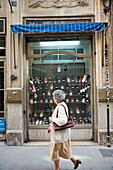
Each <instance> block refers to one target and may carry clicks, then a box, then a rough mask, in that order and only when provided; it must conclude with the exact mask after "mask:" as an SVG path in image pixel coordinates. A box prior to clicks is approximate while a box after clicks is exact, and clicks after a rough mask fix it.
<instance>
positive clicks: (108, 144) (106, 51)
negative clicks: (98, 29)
mask: <svg viewBox="0 0 113 170" xmlns="http://www.w3.org/2000/svg"><path fill="white" fill-rule="evenodd" d="M112 2H113V0H109V5H108V6H105V0H103V6H104V7H105V8H104V13H105V14H106V13H107V12H110V13H109V15H110V18H109V25H108V26H107V28H106V30H105V63H106V92H107V144H106V146H108V147H111V144H110V129H109V127H110V125H109V124H110V123H109V75H108V46H107V40H106V37H107V31H108V29H109V27H110V25H111V4H112Z"/></svg>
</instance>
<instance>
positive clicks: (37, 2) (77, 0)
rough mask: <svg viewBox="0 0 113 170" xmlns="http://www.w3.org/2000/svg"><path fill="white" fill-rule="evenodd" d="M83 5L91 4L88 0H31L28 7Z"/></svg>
mask: <svg viewBox="0 0 113 170" xmlns="http://www.w3.org/2000/svg"><path fill="white" fill-rule="evenodd" d="M77 6H82V7H86V6H89V3H88V0H71V1H70V0H30V1H29V4H28V7H29V8H36V7H42V8H51V7H55V8H61V7H68V8H69V7H77Z"/></svg>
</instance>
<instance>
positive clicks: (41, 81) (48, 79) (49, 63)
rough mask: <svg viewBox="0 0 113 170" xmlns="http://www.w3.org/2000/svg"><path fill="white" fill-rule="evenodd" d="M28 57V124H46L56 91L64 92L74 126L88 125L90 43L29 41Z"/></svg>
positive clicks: (89, 108)
mask: <svg viewBox="0 0 113 170" xmlns="http://www.w3.org/2000/svg"><path fill="white" fill-rule="evenodd" d="M28 56H29V59H28V69H29V87H28V88H29V111H28V112H29V124H30V125H48V124H49V120H48V118H49V116H51V114H52V112H53V110H54V108H55V104H54V101H53V98H52V93H53V91H54V90H56V89H62V90H64V91H65V93H66V101H65V102H66V103H67V105H68V108H69V114H70V115H71V116H72V117H73V119H74V121H75V123H76V125H86V124H91V123H92V121H91V119H92V118H91V112H92V111H91V41H90V40H80V41H79V40H74V41H72V40H67V41H40V42H30V43H28ZM76 125H75V126H76Z"/></svg>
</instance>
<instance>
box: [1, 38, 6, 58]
mask: <svg viewBox="0 0 113 170" xmlns="http://www.w3.org/2000/svg"><path fill="white" fill-rule="evenodd" d="M5 55H6V49H5V37H0V56H5Z"/></svg>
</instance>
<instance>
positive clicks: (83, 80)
mask: <svg viewBox="0 0 113 170" xmlns="http://www.w3.org/2000/svg"><path fill="white" fill-rule="evenodd" d="M86 77H87V76H86V75H84V77H83V79H82V83H84V82H85V80H86Z"/></svg>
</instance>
